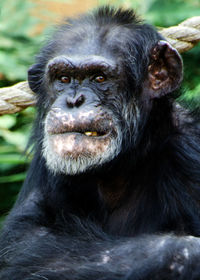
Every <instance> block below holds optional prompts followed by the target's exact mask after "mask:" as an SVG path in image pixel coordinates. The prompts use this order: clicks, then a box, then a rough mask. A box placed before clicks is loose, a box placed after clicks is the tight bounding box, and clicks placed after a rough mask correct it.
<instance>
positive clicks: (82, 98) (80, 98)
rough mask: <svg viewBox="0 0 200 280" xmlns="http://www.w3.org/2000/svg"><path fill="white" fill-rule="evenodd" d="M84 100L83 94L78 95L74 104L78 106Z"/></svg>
mask: <svg viewBox="0 0 200 280" xmlns="http://www.w3.org/2000/svg"><path fill="white" fill-rule="evenodd" d="M84 101H85V97H84V95H81V96H79V97H78V98H77V100H76V103H75V106H76V107H80V106H81V105H82V104H83V103H84Z"/></svg>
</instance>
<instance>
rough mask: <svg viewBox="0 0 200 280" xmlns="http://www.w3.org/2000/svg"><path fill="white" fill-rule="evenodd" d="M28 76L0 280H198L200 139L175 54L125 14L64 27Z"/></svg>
mask: <svg viewBox="0 0 200 280" xmlns="http://www.w3.org/2000/svg"><path fill="white" fill-rule="evenodd" d="M36 60H37V61H36V64H35V65H33V66H32V67H31V68H30V70H29V72H28V80H29V85H30V87H31V89H32V90H33V91H34V92H35V93H36V95H37V109H38V113H37V118H36V121H35V125H34V130H33V136H32V142H31V143H34V150H35V155H34V158H33V161H32V164H31V166H30V169H29V172H28V175H27V178H26V181H25V183H24V186H23V188H22V190H21V192H20V194H19V197H18V200H17V202H16V204H15V206H14V208H13V209H12V210H11V212H10V214H9V215H8V217H7V220H6V222H5V225H4V228H3V231H2V233H1V241H0V244H1V245H0V246H1V247H0V248H1V249H0V256H1V257H0V279H1V280H39V279H41V280H47V279H48V280H100V279H101V280H156V279H158V280H169V279H172V280H175V279H176V280H177V279H179V280H197V279H198V280H199V279H200V266H199V261H200V239H199V236H200V133H199V124H198V120H197V119H196V118H194V116H193V115H192V114H190V113H189V112H188V111H187V110H185V109H183V108H182V107H181V106H180V105H178V104H177V103H176V102H175V98H176V97H177V96H178V95H179V92H180V90H179V88H180V84H181V81H182V60H181V57H180V55H179V54H178V52H177V51H176V50H175V49H174V48H173V47H172V46H171V45H170V44H169V43H167V42H166V41H165V40H164V38H162V36H161V35H159V34H158V33H157V31H155V29H154V28H153V27H152V26H150V25H148V24H145V23H143V22H142V21H141V20H139V19H138V18H137V17H136V15H135V14H134V12H133V11H132V10H123V9H115V8H111V7H103V8H99V9H97V10H96V11H95V12H93V13H91V14H86V15H83V16H80V17H79V18H76V19H70V20H68V21H67V22H66V23H64V24H63V25H62V26H60V27H59V28H58V29H57V30H56V31H55V33H54V35H53V37H52V38H51V39H49V41H48V42H47V44H46V46H45V47H44V48H43V49H42V50H41V52H40V54H39V55H38V57H37V59H36Z"/></svg>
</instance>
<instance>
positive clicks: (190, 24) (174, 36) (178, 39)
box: [0, 16, 200, 115]
mask: <svg viewBox="0 0 200 280" xmlns="http://www.w3.org/2000/svg"><path fill="white" fill-rule="evenodd" d="M159 32H160V34H162V36H164V37H165V38H166V40H167V41H168V42H169V43H170V44H171V45H172V46H173V47H175V48H176V49H177V50H178V51H179V52H180V53H182V52H185V51H188V50H190V49H192V48H193V47H194V46H195V45H196V44H197V43H198V42H199V41H200V16H198V17H192V18H189V19H187V20H185V21H183V22H182V23H180V24H179V25H177V26H172V27H169V28H163V29H159ZM34 105H35V95H34V93H33V92H32V91H31V89H30V88H29V86H28V83H27V82H21V83H18V84H16V85H14V86H11V87H6V88H0V115H3V114H12V113H16V112H19V111H21V110H23V109H25V108H26V107H28V106H34Z"/></svg>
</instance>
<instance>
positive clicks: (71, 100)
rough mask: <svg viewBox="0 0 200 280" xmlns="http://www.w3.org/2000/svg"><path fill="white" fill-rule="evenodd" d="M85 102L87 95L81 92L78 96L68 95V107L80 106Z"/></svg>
mask: <svg viewBox="0 0 200 280" xmlns="http://www.w3.org/2000/svg"><path fill="white" fill-rule="evenodd" d="M84 103H85V96H84V95H83V94H79V95H78V96H74V97H72V96H67V100H66V105H67V107H68V108H79V107H80V106H81V105H83V104H84Z"/></svg>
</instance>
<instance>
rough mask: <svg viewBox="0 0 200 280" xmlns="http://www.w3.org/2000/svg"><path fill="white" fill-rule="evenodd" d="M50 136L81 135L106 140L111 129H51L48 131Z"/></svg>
mask: <svg viewBox="0 0 200 280" xmlns="http://www.w3.org/2000/svg"><path fill="white" fill-rule="evenodd" d="M47 132H48V134H49V135H51V136H53V135H62V134H65V135H69V134H70V135H73V134H74V135H79V136H86V137H90V138H104V137H107V136H108V135H109V134H110V132H111V131H110V130H109V128H107V129H102V128H101V129H100V128H99V129H98V128H95V129H94V128H89V129H88V128H86V129H84V128H83V127H77V128H75V127H73V129H70V128H69V127H60V128H59V129H58V128H55V129H53V130H52V129H51V130H47Z"/></svg>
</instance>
